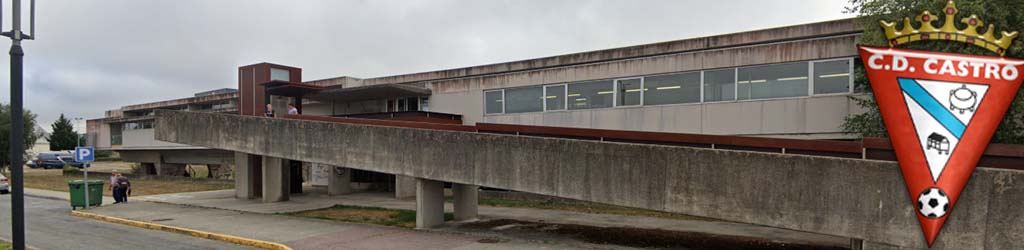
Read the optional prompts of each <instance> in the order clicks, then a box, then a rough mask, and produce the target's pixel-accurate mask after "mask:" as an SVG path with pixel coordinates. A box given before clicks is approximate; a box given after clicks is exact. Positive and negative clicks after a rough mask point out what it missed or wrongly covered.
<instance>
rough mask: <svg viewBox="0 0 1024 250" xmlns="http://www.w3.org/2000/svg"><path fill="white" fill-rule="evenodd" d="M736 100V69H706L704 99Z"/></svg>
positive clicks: (714, 100) (712, 100)
mask: <svg viewBox="0 0 1024 250" xmlns="http://www.w3.org/2000/svg"><path fill="white" fill-rule="evenodd" d="M732 100H736V70H735V69H720V70H708V71H704V101H705V102H717V101H732Z"/></svg>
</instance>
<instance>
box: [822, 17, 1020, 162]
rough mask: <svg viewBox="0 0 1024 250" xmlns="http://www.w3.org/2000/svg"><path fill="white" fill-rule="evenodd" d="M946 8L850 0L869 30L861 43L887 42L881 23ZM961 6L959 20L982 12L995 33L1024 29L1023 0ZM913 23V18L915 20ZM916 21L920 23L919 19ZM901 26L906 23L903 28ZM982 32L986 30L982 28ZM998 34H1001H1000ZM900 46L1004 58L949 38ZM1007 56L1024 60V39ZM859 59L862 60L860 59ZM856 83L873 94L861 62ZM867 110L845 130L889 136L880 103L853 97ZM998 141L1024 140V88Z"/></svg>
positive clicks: (848, 119) (960, 25)
mask: <svg viewBox="0 0 1024 250" xmlns="http://www.w3.org/2000/svg"><path fill="white" fill-rule="evenodd" d="M945 6H946V1H920V0H850V6H849V7H847V9H846V12H848V13H858V15H859V18H858V22H859V23H860V25H861V26H862V27H863V28H864V33H863V34H862V35H861V36H860V40H859V41H858V43H859V44H861V45H869V46H888V41H886V38H885V34H883V31H882V28H881V27H880V26H879V25H878V21H880V20H886V21H890V22H897V23H900V24H902V20H903V18H905V17H910V18H913V17H914V16H917V15H918V14H921V11H925V10H928V11H930V12H932V13H935V12H939V13H941V10H942V8H943V7H945ZM956 7H957V9H959V10H960V13H958V14H957V16H956V18H963V17H966V16H969V15H971V14H976V15H978V16H980V18H981V19H982V20H984V21H985V23H986V24H993V25H995V28H996V33H997V34H998V33H1001V32H1002V31H1010V32H1012V31H1021V32H1024V12H1022V11H1020V10H1021V9H1024V1H1019V0H973V1H971V0H960V1H956ZM944 19H945V15H942V14H940V15H939V20H937V21H936V22H935V23H937V24H939V23H943V22H945V20H944ZM912 22H913V21H912ZM954 23H956V24H957V25H958V26H957V28H960V29H963V28H966V25H964V24H963V23H960V22H959V21H957V22H954ZM915 25H916V23H915ZM898 28H902V27H898ZM978 31H979V32H985V30H983V29H980V28H979V30H978ZM997 38H998V36H997ZM898 47H900V48H907V49H916V50H930V51H941V52H953V53H965V54H971V55H987V56H999V55H998V54H996V53H994V52H991V51H988V50H985V49H983V48H981V47H977V46H975V45H970V44H965V43H958V42H950V41H918V42H913V43H908V44H903V45H899V46H898ZM1006 57H1014V58H1024V41H1021V39H1017V41H1016V42H1014V43H1013V45H1012V46H1010V48H1009V49H1007V52H1006ZM858 61H859V60H858ZM854 73H855V76H854V77H855V80H854V82H855V84H856V88H857V89H859V90H866V92H870V89H871V86H870V85H869V83H868V80H867V74H866V73H865V71H864V68H863V66H862V65H856V70H855V72H854ZM851 98H852V99H854V101H855V102H856V103H857V104H858V105H860V106H861V107H863V108H864V109H865V110H867V112H865V113H863V114H857V115H850V116H848V117H846V119H845V121H844V122H843V125H842V129H843V131H844V132H846V133H852V134H858V135H861V136H864V137H887V136H888V134H886V130H885V125H884V124H883V123H882V115H881V114H880V113H879V111H878V103H876V102H875V100H874V97H871V96H868V97H864V98H858V97H851ZM992 142H993V143H1013V144H1024V89H1021V90H1019V91H1018V92H1017V98H1016V99H1014V101H1013V103H1012V104H1010V108H1009V109H1008V110H1007V111H1006V116H1005V117H1004V118H1003V121H1002V122H1001V123H1000V124H999V128H998V129H997V130H996V133H995V135H994V136H993V137H992Z"/></svg>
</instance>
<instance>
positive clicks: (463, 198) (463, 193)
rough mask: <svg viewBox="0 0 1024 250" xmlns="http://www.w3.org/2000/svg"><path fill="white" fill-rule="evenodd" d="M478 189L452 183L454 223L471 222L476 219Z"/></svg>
mask: <svg viewBox="0 0 1024 250" xmlns="http://www.w3.org/2000/svg"><path fill="white" fill-rule="evenodd" d="M479 189H480V187H479V186H477V185H466V184H458V183H452V198H453V201H454V203H455V204H454V205H455V220H456V221H472V220H476V219H477V207H478V206H479V203H478V200H477V197H478V195H479V192H478V191H477V190H479Z"/></svg>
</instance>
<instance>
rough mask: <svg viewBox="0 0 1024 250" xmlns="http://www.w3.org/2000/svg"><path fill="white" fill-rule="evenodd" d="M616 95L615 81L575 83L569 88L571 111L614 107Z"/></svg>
mask: <svg viewBox="0 0 1024 250" xmlns="http://www.w3.org/2000/svg"><path fill="white" fill-rule="evenodd" d="M614 94H615V85H614V81H612V80H606V81H594V82H581V83H573V84H569V86H568V94H567V95H565V96H566V98H568V100H569V109H592V108H610V107H612V104H613V101H614V100H615V99H614Z"/></svg>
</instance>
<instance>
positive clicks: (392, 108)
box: [384, 100, 398, 112]
mask: <svg viewBox="0 0 1024 250" xmlns="http://www.w3.org/2000/svg"><path fill="white" fill-rule="evenodd" d="M385 102H387V107H385V108H384V112H395V111H398V109H397V107H395V100H387V101H385Z"/></svg>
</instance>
